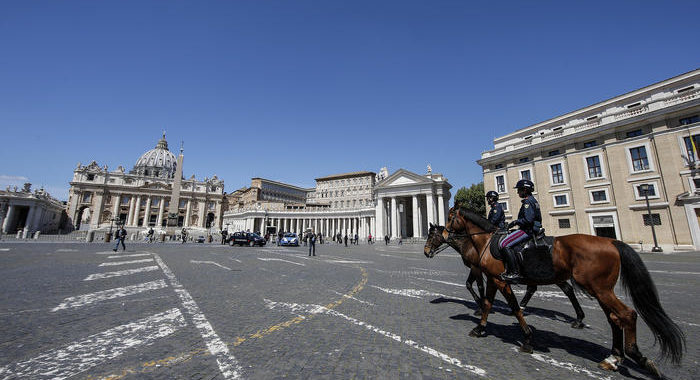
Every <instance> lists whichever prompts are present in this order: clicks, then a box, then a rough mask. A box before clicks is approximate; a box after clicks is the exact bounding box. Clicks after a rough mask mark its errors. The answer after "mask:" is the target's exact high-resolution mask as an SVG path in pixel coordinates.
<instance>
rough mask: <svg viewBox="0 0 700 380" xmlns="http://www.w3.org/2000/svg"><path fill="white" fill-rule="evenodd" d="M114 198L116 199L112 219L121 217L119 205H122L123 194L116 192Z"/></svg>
mask: <svg viewBox="0 0 700 380" xmlns="http://www.w3.org/2000/svg"><path fill="white" fill-rule="evenodd" d="M112 199H114V200H115V201H114V205H113V206H114V207H113V208H112V219H114V218H118V217H119V207H120V206H121V202H122V197H121V194H116V195H115V196H114V197H112Z"/></svg>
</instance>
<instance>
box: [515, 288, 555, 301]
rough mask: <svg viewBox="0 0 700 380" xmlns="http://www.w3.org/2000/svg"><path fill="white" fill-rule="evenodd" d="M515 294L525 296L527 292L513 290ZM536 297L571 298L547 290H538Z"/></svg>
mask: <svg viewBox="0 0 700 380" xmlns="http://www.w3.org/2000/svg"><path fill="white" fill-rule="evenodd" d="M513 293H514V294H516V295H519V296H520V295H523V296H524V295H525V293H526V291H525V290H515V289H513ZM534 296H536V297H539V298H565V299H569V297H567V296H566V294H564V292H552V291H546V290H538V291H537V292H535V294H534Z"/></svg>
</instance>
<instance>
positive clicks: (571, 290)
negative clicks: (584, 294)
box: [557, 281, 586, 329]
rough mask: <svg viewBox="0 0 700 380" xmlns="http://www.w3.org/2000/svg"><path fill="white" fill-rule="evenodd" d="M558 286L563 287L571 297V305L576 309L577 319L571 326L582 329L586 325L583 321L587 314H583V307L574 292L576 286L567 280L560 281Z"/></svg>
mask: <svg viewBox="0 0 700 380" xmlns="http://www.w3.org/2000/svg"><path fill="white" fill-rule="evenodd" d="M557 286H558V287H560V288H561V290H562V291H563V292H564V294H566V296H567V297H569V301H571V305H573V306H574V310H575V311H576V320H575V321H574V322H572V323H571V327H573V328H575V329H582V328H583V327H584V326H586V325H585V324H584V323H583V318H584V317H585V314H583V309H581V305H580V304H579V303H578V299H577V298H576V294H574V288H573V287H572V286H571V285H569V283H568V282H566V281H564V282H560V283H558V284H557Z"/></svg>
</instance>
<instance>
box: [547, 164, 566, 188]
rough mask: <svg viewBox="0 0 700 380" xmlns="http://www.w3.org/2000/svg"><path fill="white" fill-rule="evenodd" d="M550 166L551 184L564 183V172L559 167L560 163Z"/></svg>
mask: <svg viewBox="0 0 700 380" xmlns="http://www.w3.org/2000/svg"><path fill="white" fill-rule="evenodd" d="M550 168H551V169H552V184H554V185H557V184H561V183H564V172H563V171H562V169H561V164H554V165H551V166H550Z"/></svg>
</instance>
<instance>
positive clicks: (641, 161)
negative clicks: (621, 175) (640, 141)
mask: <svg viewBox="0 0 700 380" xmlns="http://www.w3.org/2000/svg"><path fill="white" fill-rule="evenodd" d="M630 157H631V158H632V170H633V171H635V172H638V171H642V170H649V159H648V158H647V149H646V147H643V146H639V147H636V148H630Z"/></svg>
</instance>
